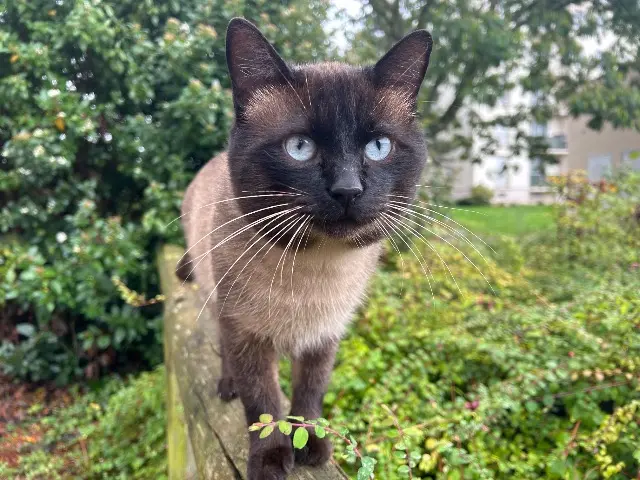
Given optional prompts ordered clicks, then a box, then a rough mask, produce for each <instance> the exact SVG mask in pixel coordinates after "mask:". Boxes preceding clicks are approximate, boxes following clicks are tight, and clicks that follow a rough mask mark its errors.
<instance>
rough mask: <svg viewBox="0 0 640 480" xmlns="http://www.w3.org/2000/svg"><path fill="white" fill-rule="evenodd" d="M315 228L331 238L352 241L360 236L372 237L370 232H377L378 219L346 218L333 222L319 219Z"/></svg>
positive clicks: (315, 223) (315, 222)
mask: <svg viewBox="0 0 640 480" xmlns="http://www.w3.org/2000/svg"><path fill="white" fill-rule="evenodd" d="M314 226H315V228H316V230H319V231H320V232H322V233H323V234H325V235H327V236H329V237H333V238H337V239H345V240H351V239H353V238H357V237H358V236H363V235H365V236H370V235H371V233H370V232H371V231H375V230H376V228H375V226H376V217H369V218H358V219H355V218H353V217H350V216H344V217H341V218H339V219H336V220H332V221H326V220H324V221H323V220H321V219H319V220H317V221H314Z"/></svg>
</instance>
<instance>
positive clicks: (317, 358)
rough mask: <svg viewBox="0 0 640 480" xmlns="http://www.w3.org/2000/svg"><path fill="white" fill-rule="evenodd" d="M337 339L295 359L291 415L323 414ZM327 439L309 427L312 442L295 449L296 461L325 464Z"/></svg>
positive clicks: (311, 415) (328, 453)
mask: <svg viewBox="0 0 640 480" xmlns="http://www.w3.org/2000/svg"><path fill="white" fill-rule="evenodd" d="M337 349H338V342H335V341H330V342H327V343H326V344H325V345H324V346H323V347H321V348H317V349H313V350H310V351H307V352H304V353H302V354H300V355H298V356H297V357H295V358H294V359H293V399H292V402H291V415H295V416H301V417H304V418H306V419H314V418H318V417H321V416H322V400H323V398H324V394H325V393H326V391H327V386H328V384H329V378H330V377H331V371H332V370H333V362H334V360H335V356H336V351H337ZM331 453H332V448H331V442H330V441H329V439H328V438H326V437H325V438H318V437H317V436H316V435H315V433H314V431H313V429H309V441H308V442H307V445H306V446H305V447H304V448H302V449H299V450H298V449H296V450H295V458H296V463H298V464H300V465H312V466H316V465H322V464H323V463H325V462H326V461H328V460H329V459H330V458H331Z"/></svg>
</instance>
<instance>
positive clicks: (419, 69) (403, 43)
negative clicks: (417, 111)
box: [373, 30, 433, 98]
mask: <svg viewBox="0 0 640 480" xmlns="http://www.w3.org/2000/svg"><path fill="white" fill-rule="evenodd" d="M432 45H433V40H432V39H431V34H430V33H429V32H427V31H426V30H416V31H415V32H412V33H410V34H408V35H407V36H405V37H404V38H403V39H402V40H400V41H399V42H398V43H396V44H395V45H394V46H393V47H391V50H389V51H388V52H387V53H386V54H385V56H384V57H382V58H381V59H380V60H379V61H378V63H376V65H375V66H374V67H373V73H374V78H375V83H376V86H377V87H378V88H382V87H386V88H392V89H398V90H403V91H406V92H407V93H409V95H411V96H413V97H414V98H415V97H416V96H417V95H418V91H419V90H420V85H421V84H422V80H423V79H424V75H425V73H426V72H427V67H428V66H429V56H430V55H431V46H432Z"/></svg>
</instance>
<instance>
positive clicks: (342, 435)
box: [249, 413, 376, 480]
mask: <svg viewBox="0 0 640 480" xmlns="http://www.w3.org/2000/svg"><path fill="white" fill-rule="evenodd" d="M276 427H277V428H278V431H279V433H278V431H276V433H275V434H276V435H279V434H280V433H281V434H283V435H291V432H292V431H293V437H292V442H293V448H297V449H302V448H304V447H305V445H306V444H307V442H308V441H309V431H310V430H313V432H314V434H315V435H316V436H317V437H318V438H324V437H325V436H327V434H329V435H333V436H334V437H335V438H337V439H339V440H340V441H343V442H344V443H345V445H346V448H345V450H346V459H347V461H348V462H351V463H355V462H356V461H359V462H360V467H359V468H358V473H357V478H358V480H365V479H367V480H368V479H369V478H371V476H372V475H373V470H374V467H375V464H376V460H375V459H374V458H372V457H368V456H364V455H362V453H360V451H359V450H358V442H357V441H356V439H355V438H353V436H352V435H350V434H349V430H347V429H346V428H341V429H340V430H336V428H332V426H331V424H330V423H329V421H328V420H327V419H326V418H316V419H305V418H304V417H299V416H291V415H289V416H287V417H286V419H285V420H277V421H274V419H273V417H272V416H271V415H269V414H266V413H265V414H262V415H260V419H259V421H258V422H256V423H254V424H252V425H250V426H249V431H250V432H257V431H260V435H259V437H260V438H267V437H268V436H269V435H271V434H272V433H273V432H274V431H275V429H276ZM294 428H295V431H294V430H293V429H294Z"/></svg>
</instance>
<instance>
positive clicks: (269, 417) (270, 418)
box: [259, 413, 273, 423]
mask: <svg viewBox="0 0 640 480" xmlns="http://www.w3.org/2000/svg"><path fill="white" fill-rule="evenodd" d="M259 419H260V423H271V422H273V415H269V414H268V413H263V414H262V415H260V417H259Z"/></svg>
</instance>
